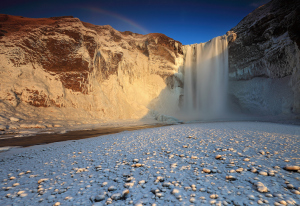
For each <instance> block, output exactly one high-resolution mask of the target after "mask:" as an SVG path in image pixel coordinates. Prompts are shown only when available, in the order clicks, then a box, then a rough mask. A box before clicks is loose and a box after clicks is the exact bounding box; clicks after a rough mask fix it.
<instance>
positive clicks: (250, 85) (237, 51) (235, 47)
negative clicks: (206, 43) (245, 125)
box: [227, 0, 300, 115]
mask: <svg viewBox="0 0 300 206" xmlns="http://www.w3.org/2000/svg"><path fill="white" fill-rule="evenodd" d="M227 34H228V36H229V41H230V43H229V79H230V81H229V93H230V99H231V101H232V102H234V104H235V107H236V108H239V109H240V110H242V111H244V112H249V113H257V114H266V115H277V114H293V113H294V114H299V113H300V60H299V59H300V52H299V49H300V1H298V0H273V1H271V2H269V3H267V4H266V5H263V6H261V7H259V8H257V9H256V10H254V11H253V12H252V13H250V14H249V15H248V16H246V17H245V18H244V19H243V20H242V21H241V22H240V23H239V24H238V25H237V26H236V27H234V28H232V29H231V30H230V31H229V32H228V33H227Z"/></svg>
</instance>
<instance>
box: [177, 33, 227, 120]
mask: <svg viewBox="0 0 300 206" xmlns="http://www.w3.org/2000/svg"><path fill="white" fill-rule="evenodd" d="M227 85H228V42H227V36H226V35H224V36H219V37H216V38H214V39H212V40H210V41H208V42H206V43H200V44H192V45H187V46H185V61H184V93H183V106H182V114H181V118H182V119H185V120H215V119H222V118H226V117H227V116H228V107H227V87H228V86H227Z"/></svg>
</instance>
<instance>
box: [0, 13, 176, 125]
mask: <svg viewBox="0 0 300 206" xmlns="http://www.w3.org/2000/svg"><path fill="white" fill-rule="evenodd" d="M0 60H1V61H0V74H1V81H0V88H1V89H0V104H1V114H0V115H1V118H2V120H3V121H5V119H7V118H9V116H11V115H13V114H18V115H19V117H21V118H23V119H26V118H27V117H28V118H29V117H30V116H34V115H36V116H38V117H39V118H40V119H44V118H53V119H55V118H60V119H78V120H80V119H81V118H85V119H89V118H94V119H137V118H143V117H145V116H147V115H149V114H153V113H155V114H156V116H157V114H166V115H171V114H172V113H174V112H176V111H177V110H178V109H179V107H178V99H179V95H180V92H181V91H180V90H181V89H180V86H182V83H181V80H180V79H179V78H177V76H176V75H175V74H176V73H178V72H179V69H180V67H181V65H182V45H181V43H180V42H178V41H175V40H173V39H171V38H169V37H167V36H165V35H163V34H148V35H140V34H135V33H132V32H119V31H117V30H115V29H113V28H112V27H110V26H95V25H92V24H89V23H84V22H81V21H80V20H79V19H77V18H73V17H54V18H45V19H30V18H25V17H17V16H10V15H0Z"/></svg>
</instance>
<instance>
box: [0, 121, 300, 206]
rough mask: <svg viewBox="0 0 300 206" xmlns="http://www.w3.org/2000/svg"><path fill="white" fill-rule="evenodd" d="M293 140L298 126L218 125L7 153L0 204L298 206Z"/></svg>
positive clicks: (299, 142) (0, 163)
mask: <svg viewBox="0 0 300 206" xmlns="http://www.w3.org/2000/svg"><path fill="white" fill-rule="evenodd" d="M299 137H300V127H299V126H291V125H280V124H274V123H259V122H219V123H201V124H184V125H173V126H167V127H160V128H151V129H145V130H137V131H131V132H122V133H118V134H112V135H105V136H100V137H95V138H89V139H82V140H76V141H66V142H60V143H53V144H48V145H38V146H33V147H28V148H19V149H11V150H9V151H5V152H2V153H0V184H1V188H0V205H95V206H96V205H107V204H111V205H299V204H300V171H299V166H300V157H299V146H300V138H299ZM286 166H294V167H288V168H287V169H289V170H286V169H284V168H285V167H286ZM290 170H294V171H290Z"/></svg>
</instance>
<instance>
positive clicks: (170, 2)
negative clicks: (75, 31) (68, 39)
mask: <svg viewBox="0 0 300 206" xmlns="http://www.w3.org/2000/svg"><path fill="white" fill-rule="evenodd" d="M268 1H269V0H227V1H226V0H209V1H204V0H97V1H95V0H85V1H79V0H72V1H71V0H52V1H50V0H39V1H36V0H27V1H24V0H8V1H6V2H5V3H1V7H0V13H2V14H10V15H18V16H24V17H32V18H42V17H53V16H69V15H71V16H74V17H77V18H79V19H80V20H81V21H84V22H89V23H92V24H95V25H111V26H112V27H113V28H115V29H117V30H119V31H132V32H136V33H140V34H146V33H163V34H165V35H167V36H169V37H171V38H173V39H175V40H178V41H180V42H181V43H183V44H193V43H200V42H206V41H208V40H210V39H212V38H214V37H216V36H220V35H223V34H225V33H226V32H227V31H228V30H230V29H231V28H232V27H234V26H235V25H237V24H238V22H240V21H241V20H242V19H243V18H244V17H245V16H246V15H247V14H249V13H250V12H252V11H253V10H254V9H255V8H257V7H258V6H261V5H263V4H265V3H267V2H268Z"/></svg>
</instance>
